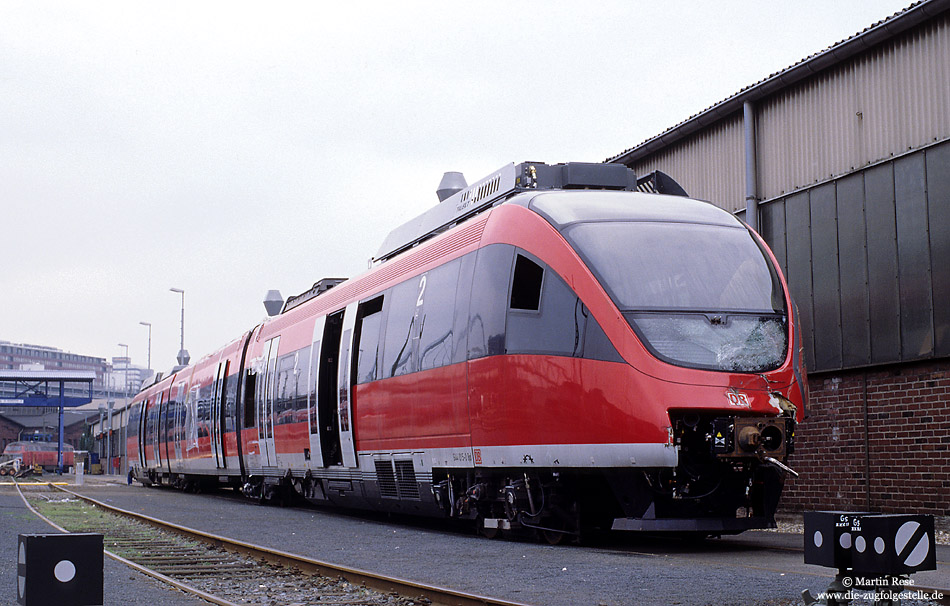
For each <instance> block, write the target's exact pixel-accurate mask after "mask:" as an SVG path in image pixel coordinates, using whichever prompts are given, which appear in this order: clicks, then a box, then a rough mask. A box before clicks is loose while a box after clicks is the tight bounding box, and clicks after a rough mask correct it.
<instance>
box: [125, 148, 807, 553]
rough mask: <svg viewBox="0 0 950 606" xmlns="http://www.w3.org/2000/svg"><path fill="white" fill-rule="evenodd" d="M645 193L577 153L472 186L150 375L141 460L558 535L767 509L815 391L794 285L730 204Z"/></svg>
mask: <svg viewBox="0 0 950 606" xmlns="http://www.w3.org/2000/svg"><path fill="white" fill-rule="evenodd" d="M641 181H642V180H641ZM651 183H653V184H660V185H661V188H660V189H661V190H662V189H663V185H664V180H662V178H661V179H659V180H653V181H651ZM666 187H667V188H675V189H678V188H677V186H675V184H674V185H670V184H668V183H667V184H666ZM643 188H644V184H643V183H642V182H641V189H643ZM636 189H637V180H636V177H635V176H634V175H633V173H632V172H631V171H629V169H627V168H626V167H623V166H619V165H591V164H579V163H569V164H564V165H553V166H551V165H545V164H539V163H525V164H520V165H509V166H507V167H505V168H503V169H502V170H500V171H499V172H498V173H496V174H494V175H491V176H489V177H488V178H486V179H484V180H482V181H480V182H478V183H476V184H474V185H473V186H471V187H468V188H465V189H462V190H461V191H459V192H457V193H455V194H454V195H452V196H450V197H448V199H446V200H445V201H443V202H441V203H440V205H439V206H437V207H435V208H434V209H433V210H431V211H429V212H428V213H426V214H424V215H422V216H421V217H419V218H418V219H416V220H414V221H412V222H410V223H408V224H406V225H404V226H403V227H401V228H398V229H397V230H395V231H394V232H393V233H392V234H391V235H390V238H389V239H387V241H386V243H384V245H383V248H382V249H381V251H380V259H379V263H378V264H377V265H376V266H375V267H373V268H372V269H371V270H370V271H368V272H367V273H365V274H363V275H361V276H358V277H356V278H353V279H350V280H346V281H341V283H339V284H338V285H336V286H335V287H333V288H332V289H329V290H324V289H323V288H321V287H320V286H321V285H320V284H319V283H318V285H315V288H314V290H313V291H312V292H311V293H305V295H302V296H300V297H298V298H296V299H292V300H290V301H288V303H287V305H286V306H285V308H284V310H283V312H282V313H281V314H280V315H278V316H276V317H274V318H271V319H269V320H268V321H265V322H264V323H263V324H261V325H259V326H257V327H255V328H254V329H253V330H251V331H250V332H248V333H246V334H245V335H243V336H242V337H241V338H240V339H238V340H236V341H234V342H233V343H231V344H230V345H228V346H227V347H225V348H224V349H222V350H221V351H219V352H216V353H214V354H212V355H210V356H206V357H205V358H202V359H201V360H199V361H198V362H197V363H195V364H194V365H192V366H189V367H187V368H184V369H182V370H179V371H178V372H176V373H174V374H173V375H171V376H169V377H167V378H165V379H163V380H161V381H159V382H157V383H155V384H154V385H151V386H149V387H147V388H145V389H144V390H143V391H142V392H141V393H140V394H139V395H138V396H137V398H136V400H135V405H134V406H133V413H132V417H131V420H130V427H129V441H128V449H129V455H130V461H133V462H136V463H137V464H134V465H133V473H134V474H135V476H136V477H137V478H138V479H139V480H141V481H143V482H145V483H162V484H175V485H180V486H187V485H190V484H195V483H201V482H217V483H224V484H231V485H234V486H241V487H243V489H244V490H245V492H246V493H248V494H249V495H253V496H257V497H259V498H268V497H271V496H279V495H286V494H290V493H296V494H299V495H301V496H303V497H305V498H307V499H310V500H312V501H315V502H324V503H333V504H338V505H341V506H352V507H366V508H375V509H383V510H395V511H403V512H411V513H418V514H423V515H438V516H451V517H462V518H471V519H474V520H477V521H478V525H479V527H480V528H481V529H482V530H483V532H485V533H486V534H493V533H495V532H497V531H498V530H499V529H516V528H534V529H537V530H539V531H540V532H541V533H542V534H543V535H544V536H545V537H546V538H548V539H549V540H552V541H557V540H559V539H560V538H562V537H564V536H570V535H573V534H576V533H577V532H578V531H579V529H580V528H581V526H585V525H596V526H601V527H613V528H620V529H635V530H651V531H657V530H660V531H663V530H669V531H687V532H699V533H711V534H719V533H728V532H739V531H742V530H745V529H747V528H756V527H767V526H771V525H774V519H773V514H774V511H775V507H776V505H777V502H778V498H779V495H780V493H781V489H782V485H783V482H784V477H785V474H786V473H787V472H790V471H791V470H789V469H788V468H787V467H786V466H785V464H784V461H785V459H786V456H787V455H788V454H789V453H790V452H791V450H792V448H793V445H794V427H795V423H796V421H797V420H800V419H801V418H802V415H803V410H804V404H805V401H804V400H805V395H806V394H807V386H806V385H805V374H804V368H803V366H802V359H801V355H800V346H801V343H800V338H799V336H798V334H797V329H796V325H795V317H794V313H793V306H792V304H791V302H790V299H789V295H788V291H787V287H786V285H785V283H784V280H783V279H782V277H781V273H780V270H779V269H778V268H777V266H776V263H775V261H774V258H773V257H772V255H771V253H770V252H769V251H768V249H767V247H766V246H765V244H764V242H763V241H762V240H761V239H760V238H759V237H758V236H757V235H756V234H754V233H753V232H751V231H750V230H748V229H747V228H746V227H745V226H744V225H743V224H742V223H740V222H739V221H738V220H736V219H735V218H734V217H732V216H731V215H730V214H729V213H727V212H725V211H722V210H721V209H719V208H717V207H715V206H713V205H711V204H708V203H705V202H700V201H695V200H690V199H688V198H686V197H683V196H670V195H662V194H657V193H640V192H637V191H635V190H636ZM653 189H655V188H653ZM677 193H682V192H681V190H680V191H679V192H677ZM335 282H337V281H334V282H331V284H333V283H335Z"/></svg>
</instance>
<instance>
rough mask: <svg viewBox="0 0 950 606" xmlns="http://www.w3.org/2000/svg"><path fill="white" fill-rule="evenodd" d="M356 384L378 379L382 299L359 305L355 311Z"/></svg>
mask: <svg viewBox="0 0 950 606" xmlns="http://www.w3.org/2000/svg"><path fill="white" fill-rule="evenodd" d="M356 317H357V320H356V331H357V333H356V338H357V340H358V341H359V346H358V347H357V351H356V355H357V361H356V365H355V366H356V369H357V370H356V382H357V383H369V382H370V381H375V380H376V379H377V378H378V374H379V373H378V368H379V354H380V347H379V345H380V342H379V336H380V329H381V328H382V323H383V297H382V296H380V297H376V298H375V299H371V300H369V301H364V302H363V303H360V306H359V310H358V311H357V315H356Z"/></svg>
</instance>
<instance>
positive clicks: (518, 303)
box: [511, 255, 544, 311]
mask: <svg viewBox="0 0 950 606" xmlns="http://www.w3.org/2000/svg"><path fill="white" fill-rule="evenodd" d="M543 282H544V268H543V267H541V266H540V265H538V264H537V263H535V262H534V261H532V260H531V259H529V258H527V257H525V256H524V255H516V256H515V273H514V276H513V277H512V279H511V309H522V310H528V311H538V310H539V309H541V285H542V284H543Z"/></svg>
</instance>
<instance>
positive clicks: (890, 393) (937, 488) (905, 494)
mask: <svg viewBox="0 0 950 606" xmlns="http://www.w3.org/2000/svg"><path fill="white" fill-rule="evenodd" d="M809 383H810V389H811V397H810V402H809V409H808V418H807V419H805V422H804V423H802V424H801V425H800V426H799V429H798V432H797V434H796V451H795V454H793V455H792V456H791V457H790V459H789V464H790V466H791V467H792V468H793V469H795V470H796V471H798V472H799V473H800V474H801V477H799V478H789V480H788V481H787V482H786V485H785V494H784V496H783V501H782V505H781V507H782V509H784V510H785V511H802V510H814V509H842V510H852V511H854V510H863V509H869V510H871V511H879V512H905V513H927V514H934V515H941V516H946V515H950V361H940V362H924V363H915V364H902V365H901V366H899V367H898V366H895V367H889V368H886V369H871V370H867V371H844V372H837V373H822V374H820V375H812V376H810V377H809Z"/></svg>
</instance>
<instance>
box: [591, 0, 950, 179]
mask: <svg viewBox="0 0 950 606" xmlns="http://www.w3.org/2000/svg"><path fill="white" fill-rule="evenodd" d="M947 9H950V0H924V1H923V2H919V3H917V4H914V5H911V6H910V7H908V8H907V9H905V10H904V11H902V12H900V13H898V14H896V15H894V16H892V17H889V18H888V19H885V20H883V21H880V22H879V23H876V24H874V25H872V26H871V27H869V28H867V29H865V30H864V31H862V32H860V33H858V34H855V35H854V36H851V37H850V38H848V39H847V40H842V41H841V42H839V43H838V44H835V45H834V46H831V47H829V48H827V49H825V50H823V51H821V52H818V53H815V54H814V55H812V56H810V57H808V58H807V59H803V60H802V61H799V62H798V63H796V64H795V65H793V66H791V67H789V68H787V69H785V70H782V71H780V72H778V73H775V74H772V75H771V76H769V77H768V78H765V79H764V80H762V81H760V82H757V83H756V84H753V85H752V86H749V87H746V88H744V89H742V90H741V91H739V92H738V93H736V94H734V95H732V96H731V97H729V98H727V99H725V100H723V101H720V102H719V103H717V104H715V105H713V106H712V107H709V108H708V109H705V110H703V111H701V112H700V113H698V114H696V115H695V116H692V117H691V118H689V119H687V120H685V121H683V122H680V123H679V124H677V125H676V126H674V127H672V128H670V129H668V130H666V131H664V132H662V133H660V134H659V135H657V136H655V137H653V138H651V139H647V140H646V141H644V142H643V143H641V144H640V145H637V146H636V147H633V148H631V149H628V150H627V151H625V152H623V153H621V154H618V155H616V156H613V157H611V158H608V159H607V160H605V162H613V163H618V164H626V165H628V166H629V165H630V164H633V163H635V162H637V161H639V160H640V159H642V158H645V157H647V156H650V155H652V154H654V153H656V152H658V151H660V150H662V149H665V148H667V147H669V146H670V145H672V144H674V143H676V142H678V141H681V140H683V139H685V138H686V137H688V136H690V135H692V134H693V133H695V132H698V131H700V130H702V129H704V128H706V127H708V126H710V125H712V124H715V123H717V122H719V121H720V120H722V119H724V118H727V117H729V116H732V115H733V114H735V113H736V112H739V111H742V106H743V104H745V103H746V102H755V101H758V100H760V99H763V98H765V97H768V96H770V95H772V94H774V93H775V92H777V91H779V90H782V89H784V88H788V87H789V86H791V85H793V84H795V83H797V82H800V81H802V80H804V79H806V78H808V77H810V76H812V75H814V74H817V73H818V72H821V71H824V70H826V69H828V68H830V67H833V66H835V65H838V64H839V63H843V62H844V61H846V60H847V59H850V58H851V57H854V56H855V55H857V54H859V53H862V52H864V51H866V50H868V49H870V48H873V47H875V46H877V45H879V44H882V43H883V42H886V41H888V40H891V39H893V38H895V37H897V36H898V35H900V34H902V33H904V32H906V31H907V30H909V29H911V28H913V27H916V26H917V25H920V24H921V23H924V22H926V21H928V20H930V19H932V18H934V17H936V16H937V15H940V14H941V13H943V12H945V11H946V10H947Z"/></svg>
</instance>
